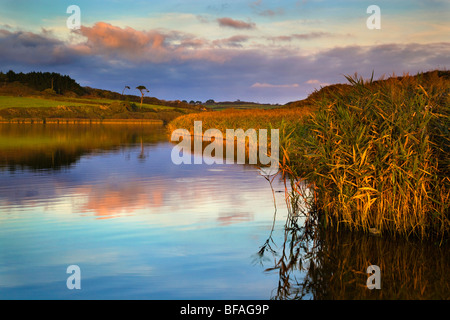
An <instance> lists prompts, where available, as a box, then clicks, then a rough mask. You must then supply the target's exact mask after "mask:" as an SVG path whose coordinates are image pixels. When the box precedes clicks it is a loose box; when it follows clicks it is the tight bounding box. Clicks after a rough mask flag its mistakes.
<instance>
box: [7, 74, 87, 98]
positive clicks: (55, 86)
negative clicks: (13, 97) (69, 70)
mask: <svg viewBox="0 0 450 320" xmlns="http://www.w3.org/2000/svg"><path fill="white" fill-rule="evenodd" d="M0 82H1V83H11V82H20V83H22V84H24V85H26V86H28V87H30V88H32V89H35V90H37V91H44V90H49V91H50V92H54V93H57V94H66V93H68V92H74V93H75V94H77V95H83V94H86V90H85V89H84V88H83V87H82V86H80V85H79V84H78V83H77V82H76V81H75V80H74V79H72V78H71V77H69V76H66V75H61V74H59V73H55V72H52V73H50V72H29V73H23V72H20V73H15V72H14V71H12V70H9V71H8V72H7V73H3V72H0Z"/></svg>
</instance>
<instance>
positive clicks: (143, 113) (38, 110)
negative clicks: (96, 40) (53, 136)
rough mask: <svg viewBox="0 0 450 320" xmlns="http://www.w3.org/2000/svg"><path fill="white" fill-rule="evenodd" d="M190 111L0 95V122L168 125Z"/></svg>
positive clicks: (97, 100)
mask: <svg viewBox="0 0 450 320" xmlns="http://www.w3.org/2000/svg"><path fill="white" fill-rule="evenodd" d="M189 112H193V110H190V109H182V108H176V107H173V106H161V105H152V104H145V103H144V104H142V106H141V105H140V104H136V103H132V102H128V101H116V100H109V99H99V98H97V99H88V98H69V97H63V96H58V97H52V98H45V97H14V96H0V122H16V123H17V122H19V123H23V122H34V123H39V122H40V123H43V122H59V121H62V120H64V119H66V120H71V121H75V122H76V121H77V120H78V122H80V121H82V120H89V121H101V120H110V121H111V120H125V121H124V122H126V121H130V120H140V121H150V120H153V122H161V123H168V122H170V121H171V120H173V119H175V118H177V117H179V116H181V115H184V114H186V113H189Z"/></svg>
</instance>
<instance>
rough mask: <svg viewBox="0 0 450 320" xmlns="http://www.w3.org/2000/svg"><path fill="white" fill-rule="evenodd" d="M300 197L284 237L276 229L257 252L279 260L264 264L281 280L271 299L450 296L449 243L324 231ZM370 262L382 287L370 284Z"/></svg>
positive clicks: (292, 208)
mask: <svg viewBox="0 0 450 320" xmlns="http://www.w3.org/2000/svg"><path fill="white" fill-rule="evenodd" d="M299 200H300V199H299V197H298V194H297V195H296V196H294V197H291V198H289V200H288V203H287V205H288V209H289V214H288V216H287V219H286V221H285V224H284V226H283V230H284V238H283V241H280V242H281V243H277V242H276V241H274V240H273V238H272V232H273V231H272V232H271V233H270V234H269V237H268V239H267V240H266V242H265V243H264V244H263V245H262V246H261V248H260V251H259V252H258V258H259V260H260V261H261V263H262V264H267V263H265V262H264V261H268V260H269V259H268V257H271V258H272V259H270V260H273V259H274V260H275V263H274V264H273V265H271V266H269V267H268V268H266V272H268V273H273V272H276V273H277V274H278V278H279V281H278V286H277V287H276V289H275V290H274V291H273V294H272V299H277V300H295V299H315V300H324V299H325V300H337V299H402V300H406V299H408V300H417V299H426V300H430V299H450V275H449V272H448V265H449V263H450V254H449V247H448V243H443V244H442V243H440V244H437V243H429V242H420V241H415V240H406V239H403V238H394V237H392V236H379V235H366V234H359V233H354V232H348V231H345V230H340V231H337V230H323V229H322V228H321V227H320V226H319V224H318V223H317V220H315V219H312V218H311V215H310V214H309V213H308V211H307V210H305V208H306V207H305V206H304V205H302V204H300V205H298V204H299ZM275 213H276V209H275ZM277 248H279V249H277ZM370 265H377V266H379V267H380V270H381V290H375V289H374V290H369V289H368V288H367V285H366V281H367V278H368V276H369V275H368V274H367V273H366V270H367V267H369V266H370Z"/></svg>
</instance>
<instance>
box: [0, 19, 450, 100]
mask: <svg viewBox="0 0 450 320" xmlns="http://www.w3.org/2000/svg"><path fill="white" fill-rule="evenodd" d="M314 36H316V37H325V36H333V34H327V33H320V32H311V33H304V34H300V33H299V34H291V35H286V36H284V37H286V39H285V40H283V39H282V38H280V39H279V40H278V41H281V43H280V45H277V46H274V45H263V44H261V45H260V46H255V45H254V44H253V42H251V41H250V40H251V39H254V36H249V35H246V34H238V35H234V36H231V37H227V38H222V39H221V38H219V39H207V38H203V37H200V36H198V35H196V34H189V33H186V32H182V31H178V30H159V29H158V30H143V31H139V30H136V29H133V28H128V27H125V28H122V27H117V26H114V25H111V24H107V23H97V24H95V25H93V26H89V27H87V26H85V27H83V28H82V29H81V30H80V31H79V33H78V35H77V38H76V40H77V42H72V41H71V40H68V41H62V40H60V39H58V38H56V36H55V35H53V34H52V32H49V31H48V30H45V32H44V31H43V30H41V31H40V32H39V33H32V32H25V31H11V30H8V29H1V28H0V57H1V59H0V70H3V71H8V70H9V69H13V70H15V71H18V72H20V71H22V72H29V71H54V72H60V73H62V74H69V75H70V76H71V77H73V78H74V79H76V80H77V81H78V82H79V83H80V84H81V85H89V86H91V87H97V88H103V89H108V90H114V91H117V92H121V91H122V90H123V85H124V82H125V83H127V84H128V83H136V85H140V84H144V85H149V86H150V87H151V90H152V94H153V95H154V96H156V97H158V98H161V99H166V100H176V99H179V100H183V99H186V100H202V101H205V100H207V99H214V100H216V101H224V100H233V101H234V100H235V99H241V100H253V101H259V102H273V103H285V102H288V101H292V100H298V99H302V98H304V97H306V96H307V94H308V93H310V92H311V89H312V86H317V85H324V84H328V83H330V84H331V83H339V82H340V83H342V82H346V79H345V78H344V75H346V74H354V73H355V72H358V74H360V75H362V76H364V77H370V75H371V73H372V71H375V78H377V77H379V76H381V75H383V74H385V75H386V76H389V75H390V74H392V73H394V72H395V73H396V74H402V73H403V72H410V73H416V72H419V71H428V70H432V69H436V68H441V69H442V68H447V69H448V68H449V67H450V66H449V64H448V56H450V43H449V42H435V43H427V44H420V43H409V44H395V43H390V44H380V45H371V46H361V45H352V46H341V47H331V48H330V47H322V48H318V49H317V50H315V51H314V53H313V54H310V53H308V52H306V51H304V50H299V48H298V47H297V46H283V42H282V41H288V37H289V38H290V39H293V38H295V37H297V38H299V39H312V38H313V37H314ZM255 37H256V36H255ZM255 39H256V40H258V39H260V38H259V37H256V38H255ZM247 44H251V45H247ZM249 88H253V89H252V90H249ZM258 88H259V89H260V90H258ZM263 89H267V90H263ZM269 89H270V90H269Z"/></svg>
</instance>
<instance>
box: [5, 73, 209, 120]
mask: <svg viewBox="0 0 450 320" xmlns="http://www.w3.org/2000/svg"><path fill="white" fill-rule="evenodd" d="M207 109H208V108H206V107H204V106H202V105H199V104H194V105H193V104H189V103H186V102H182V101H178V100H177V101H165V100H160V99H157V98H155V97H144V98H143V100H142V105H141V97H140V96H135V95H122V94H120V93H117V92H113V91H108V90H102V89H95V88H90V87H82V86H80V85H79V84H78V83H77V82H76V81H75V80H74V79H72V78H70V77H69V76H66V75H60V74H58V73H50V72H44V73H42V72H30V73H15V72H14V71H12V70H10V71H8V72H7V73H3V72H0V121H1V122H11V121H12V122H16V121H17V122H21V121H25V120H26V121H28V122H29V121H35V122H46V121H49V120H52V119H53V120H55V119H74V120H77V119H79V120H81V119H85V120H87V119H89V120H104V119H116V120H118V119H124V120H125V119H128V120H129V119H135V120H142V121H143V120H159V121H162V122H163V123H168V122H169V121H170V120H172V119H174V118H176V117H178V116H180V115H184V114H187V113H192V112H199V111H201V110H207Z"/></svg>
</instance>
